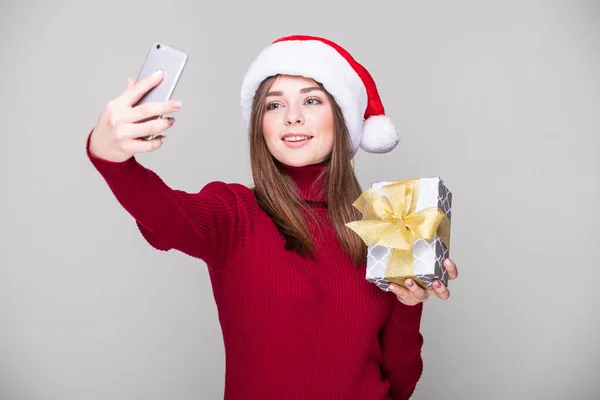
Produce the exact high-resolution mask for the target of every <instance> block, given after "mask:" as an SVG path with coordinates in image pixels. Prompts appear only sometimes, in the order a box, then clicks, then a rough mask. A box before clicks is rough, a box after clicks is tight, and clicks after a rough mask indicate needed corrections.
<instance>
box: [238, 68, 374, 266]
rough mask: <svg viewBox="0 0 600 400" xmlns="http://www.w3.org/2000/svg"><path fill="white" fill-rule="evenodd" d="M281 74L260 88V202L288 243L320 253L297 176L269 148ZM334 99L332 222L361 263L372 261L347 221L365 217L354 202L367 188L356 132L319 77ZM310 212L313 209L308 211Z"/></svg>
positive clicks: (253, 149)
mask: <svg viewBox="0 0 600 400" xmlns="http://www.w3.org/2000/svg"><path fill="white" fill-rule="evenodd" d="M276 78H277V75H276V76H271V77H269V78H267V79H265V80H264V81H263V82H262V83H261V84H260V86H259V87H258V89H257V91H256V95H255V96H254V101H253V104H252V115H251V119H250V137H249V141H250V164H251V167H252V177H253V179H254V188H253V191H254V195H255V196H256V199H257V201H258V204H259V206H260V207H261V208H262V209H263V210H264V211H265V212H266V213H267V215H269V217H270V218H271V219H272V220H273V222H274V223H275V225H276V226H277V228H278V229H279V231H280V232H281V233H282V234H283V236H284V237H285V240H286V248H287V249H292V250H295V251H297V252H298V253H299V254H301V255H303V256H305V255H310V256H313V255H314V246H313V241H312V238H311V236H310V233H309V231H308V228H307V226H306V223H305V221H304V219H303V215H307V213H304V212H303V211H306V210H307V208H308V205H307V204H306V203H305V202H304V201H303V200H302V199H301V198H300V197H299V196H298V194H297V191H296V187H295V184H294V182H293V181H292V179H291V178H290V177H288V176H287V175H285V174H283V173H282V172H281V169H280V168H281V166H280V164H279V163H278V162H277V160H276V159H275V158H274V157H273V156H272V155H271V153H270V152H269V149H268V148H267V143H266V142H265V139H264V136H263V132H262V119H263V115H264V113H265V108H266V107H265V98H266V95H267V93H268V91H269V89H270V87H271V85H272V84H273V82H274V81H275V79H276ZM317 83H318V84H319V86H321V88H322V89H323V91H324V92H325V93H326V95H327V97H328V98H329V100H330V103H331V107H332V111H333V117H334V118H333V119H334V144H333V150H332V152H331V154H330V155H329V157H328V159H327V160H326V163H328V168H326V169H325V172H324V174H325V175H324V176H323V177H322V178H324V179H325V180H326V183H325V188H326V189H325V190H326V193H325V194H326V195H327V208H328V212H329V218H330V220H331V223H332V226H333V228H334V229H335V231H336V233H337V236H338V238H339V240H340V243H341V244H342V246H343V248H344V250H345V251H346V254H347V255H348V256H349V257H350V259H351V260H352V261H353V262H355V263H356V264H357V265H361V264H363V263H364V262H365V261H366V246H365V244H364V243H363V241H362V240H361V239H360V237H358V235H356V234H355V233H354V232H353V231H351V230H350V229H349V228H347V227H346V226H345V224H346V223H347V222H350V221H354V220H357V219H360V217H361V215H360V212H358V210H356V209H355V208H354V207H353V206H352V203H353V202H354V201H355V200H356V198H357V197H358V196H359V195H360V193H361V187H360V184H359V183H358V179H357V178H356V175H355V174H354V168H353V166H352V155H351V151H350V146H349V144H350V138H349V136H348V129H347V128H346V124H345V122H344V116H343V114H342V111H341V109H340V107H339V106H338V104H337V103H336V102H335V100H334V98H333V97H332V96H331V94H329V92H327V91H326V90H325V88H324V87H323V85H322V84H320V83H319V82H317ZM308 215H310V213H308Z"/></svg>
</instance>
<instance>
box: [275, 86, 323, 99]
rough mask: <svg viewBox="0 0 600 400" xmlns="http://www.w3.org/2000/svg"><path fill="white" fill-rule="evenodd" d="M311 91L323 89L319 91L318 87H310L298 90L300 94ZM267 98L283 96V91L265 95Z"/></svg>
mask: <svg viewBox="0 0 600 400" xmlns="http://www.w3.org/2000/svg"><path fill="white" fill-rule="evenodd" d="M313 90H323V89H321V88H320V87H319V86H311V87H306V88H303V89H300V93H308V92H312V91H313ZM269 96H283V91H282V90H275V91H273V92H269V93H267V97H269Z"/></svg>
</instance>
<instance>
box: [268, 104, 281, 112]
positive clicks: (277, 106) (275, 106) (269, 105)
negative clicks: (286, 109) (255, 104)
mask: <svg viewBox="0 0 600 400" xmlns="http://www.w3.org/2000/svg"><path fill="white" fill-rule="evenodd" d="M279 106H281V104H279V103H269V104H267V110H274V109H276V108H279Z"/></svg>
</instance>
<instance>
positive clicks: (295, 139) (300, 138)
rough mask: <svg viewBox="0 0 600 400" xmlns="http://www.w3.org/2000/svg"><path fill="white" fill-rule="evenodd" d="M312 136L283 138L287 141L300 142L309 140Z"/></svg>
mask: <svg viewBox="0 0 600 400" xmlns="http://www.w3.org/2000/svg"><path fill="white" fill-rule="evenodd" d="M310 138H311V136H288V137H286V138H283V140H285V141H286V142H299V141H301V140H307V139H310Z"/></svg>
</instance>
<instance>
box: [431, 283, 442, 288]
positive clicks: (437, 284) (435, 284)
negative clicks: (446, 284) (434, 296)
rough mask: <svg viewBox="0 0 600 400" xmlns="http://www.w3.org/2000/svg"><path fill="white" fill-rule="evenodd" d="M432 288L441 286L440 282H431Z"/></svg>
mask: <svg viewBox="0 0 600 400" xmlns="http://www.w3.org/2000/svg"><path fill="white" fill-rule="evenodd" d="M433 286H435V287H436V288H439V287H441V286H442V283H441V282H440V281H433Z"/></svg>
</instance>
